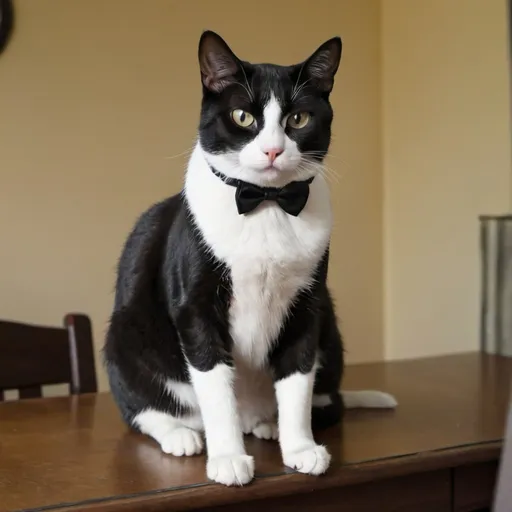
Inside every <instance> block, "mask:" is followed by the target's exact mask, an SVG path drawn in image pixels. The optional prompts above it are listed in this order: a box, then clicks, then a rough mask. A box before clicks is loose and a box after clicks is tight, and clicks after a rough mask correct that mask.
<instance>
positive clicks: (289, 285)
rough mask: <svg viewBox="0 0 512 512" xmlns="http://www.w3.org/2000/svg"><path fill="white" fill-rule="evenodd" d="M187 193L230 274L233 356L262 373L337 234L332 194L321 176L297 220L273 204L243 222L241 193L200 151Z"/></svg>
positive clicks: (212, 247) (206, 236) (193, 161)
mask: <svg viewBox="0 0 512 512" xmlns="http://www.w3.org/2000/svg"><path fill="white" fill-rule="evenodd" d="M185 193H186V196H187V199H188V202H189V205H190V209H191V211H192V213H193V214H194V217H195V221H196V223H197V225H198V227H199V229H200V230H201V234H202V236H203V237H204V239H205V241H206V243H207V245H208V248H209V249H210V250H211V251H212V253H213V254H215V256H216V257H217V258H218V259H219V260H220V261H222V262H225V263H226V264H227V266H228V268H229V269H230V270H231V279H232V287H233V301H232V305H231V309H230V324H231V334H232V336H233V339H234V342H235V350H236V352H237V353H238V354H239V355H240V357H242V358H245V359H246V360H247V361H250V363H251V366H259V367H261V366H263V365H264V363H265V362H266V357H267V354H268V351H269V349H270V344H271V343H272V342H273V341H274V340H275V339H276V338H277V335H278V334H279V331H280V329H281V326H282V324H283V320H284V318H285V315H286V313H287V311H288V308H289V306H290V303H291V301H292V300H293V299H294V297H295V296H296V295H297V293H298V292H299V290H301V289H304V288H307V287H308V286H310V285H311V279H312V275H313V272H314V271H315V269H316V267H317V265H318V262H319V261H320V259H321V257H322V256H323V254H324V252H325V250H326V248H327V244H328V241H329V237H330V233H331V222H332V217H331V210H330V201H329V193H328V187H327V184H326V182H325V181H324V179H323V178H322V176H317V177H316V178H315V180H314V181H313V183H312V184H311V186H310V196H309V200H308V202H307V204H306V206H305V208H304V210H303V211H302V212H301V214H300V215H299V216H298V217H293V216H291V215H288V214H287V213H285V212H284V211H283V210H281V209H280V207H279V206H278V205H277V204H275V203H271V202H268V203H263V204H261V205H260V206H259V207H258V208H257V210H256V211H255V212H253V213H251V214H249V215H239V214H238V211H237V209H236V204H235V189H234V187H230V186H227V185H226V184H225V183H223V182H222V181H221V180H220V179H219V178H218V177H217V176H215V175H214V174H213V173H212V172H211V169H210V166H209V165H208V162H207V159H206V157H205V155H204V154H203V152H202V150H201V148H200V147H199V146H198V147H196V149H195V150H194V152H193V154H192V157H191V161H190V165H189V169H188V173H187V178H186V183H185Z"/></svg>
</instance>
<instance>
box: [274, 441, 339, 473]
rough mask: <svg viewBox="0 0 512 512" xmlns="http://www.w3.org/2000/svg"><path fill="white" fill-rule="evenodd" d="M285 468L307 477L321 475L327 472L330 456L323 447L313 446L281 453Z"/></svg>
mask: <svg viewBox="0 0 512 512" xmlns="http://www.w3.org/2000/svg"><path fill="white" fill-rule="evenodd" d="M283 462H284V463H285V465H286V466H288V467H290V468H292V469H295V470H297V471H299V472H300V473H306V474H308V475H321V474H322V473H325V472H326V471H327V468H328V467H329V464H330V462H331V455H330V454H329V452H328V451H327V450H326V448H325V447H324V446H320V445H314V446H312V447H311V448H307V449H305V450H299V451H292V452H286V453H283Z"/></svg>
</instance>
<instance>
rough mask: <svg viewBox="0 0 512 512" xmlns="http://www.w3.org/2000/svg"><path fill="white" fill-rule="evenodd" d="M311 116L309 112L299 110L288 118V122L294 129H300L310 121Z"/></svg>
mask: <svg viewBox="0 0 512 512" xmlns="http://www.w3.org/2000/svg"><path fill="white" fill-rule="evenodd" d="M310 119H311V116H310V115H309V114H308V113H307V112H297V113H296V114H292V115H290V116H289V117H288V119H287V120H286V124H287V125H288V126H289V127H290V128H293V129H294V130H300V129H301V128H304V126H306V125H307V124H308V123H309V120H310Z"/></svg>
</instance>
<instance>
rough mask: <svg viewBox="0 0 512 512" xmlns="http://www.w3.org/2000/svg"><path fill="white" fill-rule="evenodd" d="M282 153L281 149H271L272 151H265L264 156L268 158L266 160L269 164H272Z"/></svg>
mask: <svg viewBox="0 0 512 512" xmlns="http://www.w3.org/2000/svg"><path fill="white" fill-rule="evenodd" d="M283 151H284V149H283V148H272V149H267V150H266V151H265V155H267V156H268V159H269V161H270V163H271V164H273V163H274V160H275V159H276V158H277V157H278V156H279V155H280V154H281V153H282V152H283Z"/></svg>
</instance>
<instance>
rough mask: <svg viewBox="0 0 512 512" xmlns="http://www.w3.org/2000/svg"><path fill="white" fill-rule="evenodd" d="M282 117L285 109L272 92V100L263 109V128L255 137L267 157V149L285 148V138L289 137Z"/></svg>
mask: <svg viewBox="0 0 512 512" xmlns="http://www.w3.org/2000/svg"><path fill="white" fill-rule="evenodd" d="M282 118H283V111H282V109H281V105H280V104H279V102H278V101H277V99H276V98H275V96H274V95H273V94H272V95H271V96H270V101H269V102H268V103H267V105H266V106H265V108H264V109H263V122H264V124H263V128H262V130H261V131H260V132H259V134H258V136H257V137H256V139H255V142H256V144H257V145H258V146H259V149H260V151H261V152H262V153H263V156H264V157H265V158H266V155H265V152H266V151H268V150H270V149H278V148H280V149H284V148H285V139H286V138H287V137H286V134H285V133H284V128H283V126H282ZM278 158H280V157H278Z"/></svg>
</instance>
